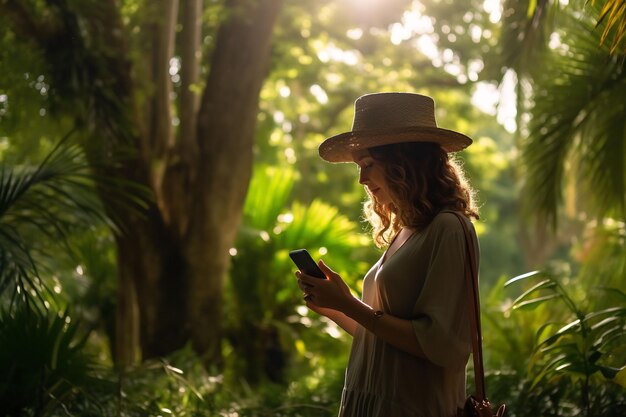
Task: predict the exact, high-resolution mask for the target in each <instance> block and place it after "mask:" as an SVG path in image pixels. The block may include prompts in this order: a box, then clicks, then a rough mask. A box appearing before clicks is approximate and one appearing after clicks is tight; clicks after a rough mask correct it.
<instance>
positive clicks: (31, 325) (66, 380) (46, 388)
mask: <svg viewBox="0 0 626 417" xmlns="http://www.w3.org/2000/svg"><path fill="white" fill-rule="evenodd" d="M86 336H87V335H86V334H81V331H80V328H79V325H78V324H77V323H76V322H74V321H72V320H71V318H70V316H69V314H68V313H67V312H64V313H62V314H56V313H54V312H50V311H46V312H44V313H41V312H40V311H38V310H34V309H32V308H30V307H28V306H27V305H21V306H20V307H18V308H17V309H15V310H13V311H12V312H8V311H6V310H4V311H2V313H1V314H0V346H2V349H0V404H2V413H3V414H2V415H6V416H13V417H17V416H22V415H30V414H29V410H30V412H32V415H34V416H46V415H53V413H54V410H55V409H57V408H60V407H62V406H63V405H64V404H66V403H69V402H71V401H72V400H73V398H72V397H73V396H75V395H76V394H77V393H78V392H79V391H80V390H81V389H82V388H83V387H84V386H86V385H94V380H93V379H92V377H91V372H92V368H93V366H94V358H93V357H91V356H90V355H88V353H87V351H86V350H85V349H84V347H85V342H86V340H87V339H86Z"/></svg>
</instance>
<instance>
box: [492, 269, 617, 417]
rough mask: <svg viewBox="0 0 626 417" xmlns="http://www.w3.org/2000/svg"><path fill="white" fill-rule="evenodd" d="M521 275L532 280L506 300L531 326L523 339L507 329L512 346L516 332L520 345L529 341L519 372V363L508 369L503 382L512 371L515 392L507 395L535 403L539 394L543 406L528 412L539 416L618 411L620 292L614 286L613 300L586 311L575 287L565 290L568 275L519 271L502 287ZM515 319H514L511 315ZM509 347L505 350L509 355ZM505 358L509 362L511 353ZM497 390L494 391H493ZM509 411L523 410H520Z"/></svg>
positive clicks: (615, 413)
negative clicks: (529, 317) (529, 318)
mask: <svg viewBox="0 0 626 417" xmlns="http://www.w3.org/2000/svg"><path fill="white" fill-rule="evenodd" d="M527 280H532V281H533V283H532V285H531V286H530V288H528V289H526V290H525V291H524V292H523V293H522V294H521V295H519V296H518V297H517V298H516V299H515V300H514V301H512V303H511V308H512V309H513V310H514V311H515V310H518V311H520V313H511V317H514V316H518V315H522V314H524V315H525V314H531V315H532V321H531V322H532V323H533V326H532V327H531V328H529V330H530V331H531V332H532V333H533V334H532V339H531V340H528V338H529V334H528V332H527V331H526V332H524V331H522V332H520V334H519V335H518V336H517V337H516V336H515V335H514V333H510V334H509V338H511V337H512V338H513V340H517V341H518V342H517V343H516V345H519V342H520V341H521V340H523V339H522V338H520V337H519V336H520V335H521V336H522V337H523V338H525V340H526V341H525V342H524V343H523V344H522V345H524V344H525V345H526V346H532V352H531V354H530V355H529V357H528V359H527V360H524V361H522V363H525V364H526V366H527V371H526V372H525V373H524V372H520V371H521V369H520V368H519V365H518V367H517V369H513V373H509V382H508V384H507V385H508V387H509V388H511V387H513V386H514V385H513V384H511V382H512V381H511V379H514V378H511V376H512V375H517V380H518V381H519V382H518V387H519V389H520V392H511V393H510V394H514V395H516V396H520V397H521V398H524V399H525V401H527V400H528V399H530V398H534V401H533V404H535V406H536V405H537V404H538V403H537V400H539V399H541V400H542V401H543V406H544V407H545V408H544V409H543V410H536V409H534V412H537V411H541V413H540V414H542V415H552V414H557V413H558V414H559V415H578V414H579V413H583V414H584V415H586V416H610V415H618V414H619V413H620V411H619V410H622V411H621V412H623V410H625V409H626V398H625V397H624V391H623V388H622V387H619V385H622V381H621V376H620V377H617V376H618V375H622V374H619V372H620V369H626V368H625V366H626V363H624V354H625V353H626V351H625V350H624V346H625V343H624V341H625V339H626V307H624V305H625V304H624V301H625V300H626V295H624V294H623V293H621V292H619V291H618V292H617V294H618V299H617V304H615V305H613V306H610V307H606V308H600V309H595V310H590V308H591V307H590V303H589V301H588V300H587V301H586V302H585V300H584V298H583V295H582V292H581V291H580V290H581V287H580V286H574V287H573V289H572V285H571V282H570V284H569V287H570V290H568V289H566V287H565V285H564V284H563V282H567V281H569V279H568V278H566V277H564V276H560V277H559V276H558V275H555V273H554V272H552V273H548V272H533V273H528V274H524V275H521V276H519V277H516V278H513V279H511V280H509V281H508V282H507V283H506V284H505V286H509V285H512V284H514V283H518V282H522V281H527ZM578 293H581V294H578ZM585 304H586V306H585ZM522 312H523V313H522ZM515 320H516V321H519V320H520V319H519V317H516V318H515ZM516 327H517V326H516ZM521 328H522V329H523V327H521ZM528 342H532V343H530V344H528ZM511 347H512V348H514V347H515V345H512V346H511ZM514 352H515V350H513V349H511V350H510V353H511V354H515V353H514ZM521 356H522V357H525V356H526V355H525V354H522V355H521ZM508 361H509V363H515V362H513V361H511V358H509V359H508ZM621 372H623V371H621ZM616 377H617V379H616ZM492 379H494V380H495V381H500V382H501V381H502V380H503V379H504V378H503V377H502V376H501V375H500V376H498V375H495V376H494V378H492ZM492 384H493V383H492ZM503 394H504V393H502V392H499V395H503ZM504 395H506V394H504ZM513 401H515V402H516V403H515V406H513V409H515V408H516V406H517V405H518V404H519V402H518V400H515V399H513ZM522 404H523V403H522ZM539 404H542V402H539ZM531 408H532V407H531ZM518 413H519V414H518ZM515 414H516V415H526V414H524V411H521V410H520V411H516V412H515ZM528 415H533V414H528ZM534 415H536V414H534Z"/></svg>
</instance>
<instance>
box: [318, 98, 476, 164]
mask: <svg viewBox="0 0 626 417" xmlns="http://www.w3.org/2000/svg"><path fill="white" fill-rule="evenodd" d="M401 142H435V143H438V144H440V145H441V147H442V148H443V150H444V151H446V152H456V151H460V150H462V149H465V148H467V147H468V146H469V145H470V144H471V143H472V140H471V139H470V138H469V137H467V136H465V135H463V134H461V133H458V132H455V131H452V130H447V129H441V128H439V127H437V122H436V121H435V102H434V100H433V99H432V98H430V97H428V96H423V95H420V94H413V93H375V94H366V95H364V96H361V97H359V98H358V99H357V100H356V101H355V102H354V121H353V122H352V130H351V131H350V132H346V133H342V134H340V135H336V136H332V137H330V138H328V139H326V140H325V141H324V142H322V144H321V145H320V147H319V154H320V156H321V157H322V158H323V159H325V160H326V161H328V162H352V161H353V160H352V152H354V151H356V150H359V149H367V148H372V147H375V146H381V145H389V144H392V143H401Z"/></svg>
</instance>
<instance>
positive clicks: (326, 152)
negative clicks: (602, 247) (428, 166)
mask: <svg viewBox="0 0 626 417" xmlns="http://www.w3.org/2000/svg"><path fill="white" fill-rule="evenodd" d="M405 142H433V143H438V144H439V145H440V146H441V148H442V149H443V150H444V151H446V152H458V151H461V150H463V149H465V148H467V147H468V146H469V145H471V144H472V139H470V138H469V137H467V136H465V135H464V134H462V133H459V132H455V131H453V130H448V129H441V128H439V127H406V128H400V129H380V130H367V131H357V132H346V133H342V134H340V135H336V136H332V137H330V138H328V139H326V140H325V141H324V142H322V144H321V145H320V147H319V155H320V157H322V159H324V160H326V161H328V162H353V161H354V160H353V157H352V153H353V152H355V151H358V150H361V149H368V148H373V147H376V146H382V145H391V144H393V143H405Z"/></svg>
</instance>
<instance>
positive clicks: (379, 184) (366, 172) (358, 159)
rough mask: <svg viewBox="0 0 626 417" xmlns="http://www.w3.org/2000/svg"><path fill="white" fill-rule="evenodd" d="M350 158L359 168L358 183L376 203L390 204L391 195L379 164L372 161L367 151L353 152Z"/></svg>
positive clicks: (383, 171)
mask: <svg viewBox="0 0 626 417" xmlns="http://www.w3.org/2000/svg"><path fill="white" fill-rule="evenodd" d="M352 158H353V159H354V162H355V163H356V164H357V165H358V166H359V183H361V184H363V185H364V186H365V189H366V190H367V192H368V193H369V194H370V195H371V196H373V197H374V198H376V201H378V203H380V204H383V205H387V204H390V203H391V202H392V200H391V193H390V192H389V187H387V182H386V181H385V169H384V167H383V166H382V165H381V164H380V162H378V161H376V160H374V158H373V157H372V155H371V154H370V153H369V151H368V150H367V149H361V150H358V151H354V152H353V153H352Z"/></svg>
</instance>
